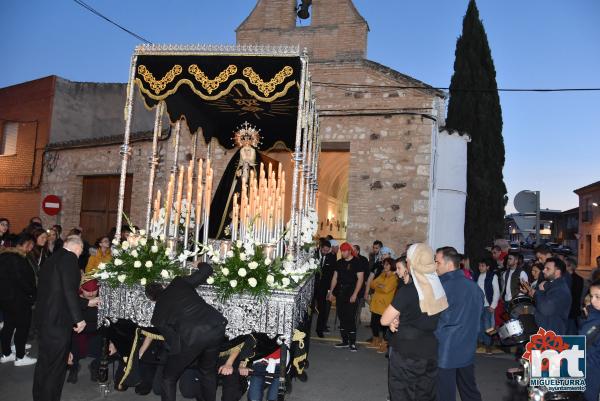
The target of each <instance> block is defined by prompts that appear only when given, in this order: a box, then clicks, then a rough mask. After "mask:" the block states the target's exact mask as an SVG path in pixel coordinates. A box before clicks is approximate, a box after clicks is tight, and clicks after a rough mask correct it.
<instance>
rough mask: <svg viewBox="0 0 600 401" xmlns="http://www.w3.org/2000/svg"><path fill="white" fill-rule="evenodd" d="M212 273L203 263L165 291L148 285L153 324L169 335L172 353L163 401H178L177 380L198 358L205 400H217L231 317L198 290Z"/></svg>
mask: <svg viewBox="0 0 600 401" xmlns="http://www.w3.org/2000/svg"><path fill="white" fill-rule="evenodd" d="M212 273H213V269H212V267H211V266H210V265H208V264H206V263H202V264H200V266H199V268H198V269H197V270H196V271H195V272H194V273H192V274H191V275H190V276H188V277H176V278H175V279H173V281H171V283H170V284H169V285H168V286H167V288H165V289H164V290H163V288H162V286H160V285H157V284H156V283H154V284H150V285H148V286H147V287H146V295H147V296H148V298H150V300H152V301H155V302H156V305H155V306H154V313H153V315H152V320H151V323H152V325H153V326H154V327H156V328H157V329H158V330H159V331H160V333H161V334H162V335H163V337H164V338H165V343H166V344H165V346H166V347H167V350H168V352H169V356H168V357H167V362H166V365H165V368H164V371H163V382H162V394H161V399H162V400H163V401H175V394H176V389H177V380H179V377H180V376H181V374H182V373H183V371H184V370H185V368H186V367H187V366H188V365H190V364H191V363H192V362H194V360H196V359H198V365H197V366H198V370H199V371H200V381H201V383H200V384H201V388H202V398H201V399H202V400H203V401H215V399H216V392H217V361H218V358H219V347H220V345H221V342H222V341H223V338H224V336H225V326H226V325H227V320H226V319H225V318H224V317H223V315H222V314H221V313H220V312H219V311H217V310H216V309H215V308H213V307H212V306H210V305H209V304H207V303H206V301H204V299H202V297H201V296H200V295H198V293H197V292H196V287H197V286H199V285H200V284H204V283H205V282H206V279H207V278H208V277H210V276H211V275H212Z"/></svg>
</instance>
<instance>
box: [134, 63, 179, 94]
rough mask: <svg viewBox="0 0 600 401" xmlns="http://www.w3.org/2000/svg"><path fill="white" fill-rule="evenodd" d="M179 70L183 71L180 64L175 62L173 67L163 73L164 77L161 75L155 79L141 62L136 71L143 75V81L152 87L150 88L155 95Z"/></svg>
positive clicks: (171, 80)
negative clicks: (158, 78)
mask: <svg viewBox="0 0 600 401" xmlns="http://www.w3.org/2000/svg"><path fill="white" fill-rule="evenodd" d="M181 71H183V69H182V68H181V66H180V65H179V64H175V65H174V66H173V68H171V69H170V70H169V71H168V72H167V73H166V74H165V76H164V77H162V78H161V79H160V80H157V79H156V78H154V75H152V73H151V72H150V71H148V69H147V68H146V66H145V65H143V64H142V65H140V66H139V67H138V73H139V74H141V75H142V76H143V77H144V81H146V82H147V83H149V84H150V88H152V90H154V93H156V94H157V95H158V94H159V93H160V92H161V91H162V90H163V89H165V88H166V86H167V84H170V83H171V82H173V80H174V79H175V77H176V76H177V75H179V74H181Z"/></svg>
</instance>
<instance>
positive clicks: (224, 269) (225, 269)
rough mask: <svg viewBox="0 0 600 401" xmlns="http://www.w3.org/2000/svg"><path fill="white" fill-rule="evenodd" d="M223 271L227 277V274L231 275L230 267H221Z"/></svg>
mask: <svg viewBox="0 0 600 401" xmlns="http://www.w3.org/2000/svg"><path fill="white" fill-rule="evenodd" d="M221 273H223V275H224V276H225V277H227V276H229V269H228V268H226V267H224V268H222V269H221Z"/></svg>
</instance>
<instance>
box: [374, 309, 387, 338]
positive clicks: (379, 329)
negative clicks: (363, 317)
mask: <svg viewBox="0 0 600 401" xmlns="http://www.w3.org/2000/svg"><path fill="white" fill-rule="evenodd" d="M371 332H373V338H376V337H379V336H383V333H384V332H385V330H384V328H383V326H382V325H381V315H378V314H377V313H373V312H371Z"/></svg>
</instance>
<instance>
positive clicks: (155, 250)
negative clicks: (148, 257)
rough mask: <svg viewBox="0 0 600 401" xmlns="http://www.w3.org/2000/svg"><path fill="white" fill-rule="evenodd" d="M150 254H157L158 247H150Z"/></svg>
mask: <svg viewBox="0 0 600 401" xmlns="http://www.w3.org/2000/svg"><path fill="white" fill-rule="evenodd" d="M150 252H152V253H156V252H158V246H156V245H152V247H151V248H150Z"/></svg>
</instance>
